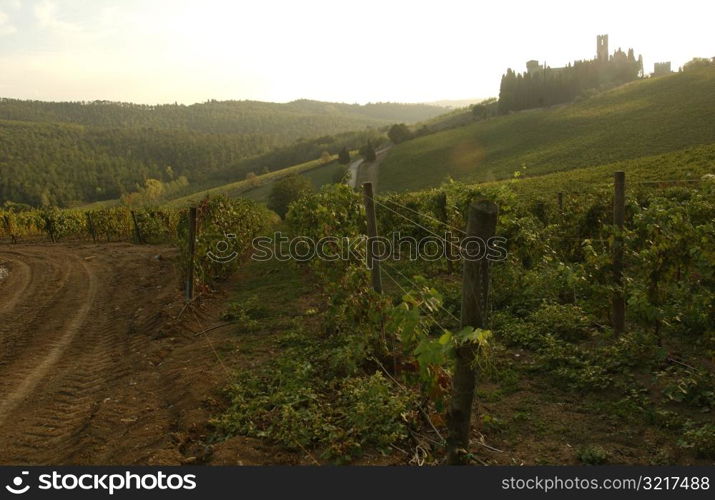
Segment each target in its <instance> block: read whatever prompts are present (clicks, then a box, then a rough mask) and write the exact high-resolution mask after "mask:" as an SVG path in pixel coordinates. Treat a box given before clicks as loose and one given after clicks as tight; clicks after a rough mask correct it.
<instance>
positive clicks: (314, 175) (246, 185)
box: [167, 159, 338, 207]
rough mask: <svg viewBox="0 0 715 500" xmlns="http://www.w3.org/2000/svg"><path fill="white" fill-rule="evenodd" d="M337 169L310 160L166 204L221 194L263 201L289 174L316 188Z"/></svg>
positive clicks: (173, 204) (180, 204) (183, 203)
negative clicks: (308, 182)
mask: <svg viewBox="0 0 715 500" xmlns="http://www.w3.org/2000/svg"><path fill="white" fill-rule="evenodd" d="M337 169H338V164H337V162H336V161H334V160H333V161H332V162H330V163H328V164H323V163H322V161H321V160H319V159H318V160H311V161H309V162H305V163H301V164H299V165H293V166H292V167H288V168H284V169H281V170H276V171H275V172H270V173H268V174H264V175H259V176H256V177H255V178H254V179H252V180H241V181H237V182H232V183H230V184H224V185H222V186H217V187H214V188H211V189H207V190H204V191H197V192H195V193H192V194H190V195H187V196H182V197H181V198H176V199H174V200H171V201H169V202H168V203H167V205H169V206H173V207H181V206H187V205H190V204H192V203H195V202H197V201H198V200H200V199H201V198H203V197H205V196H206V195H209V196H215V195H219V194H223V195H226V196H228V197H229V198H236V197H239V196H240V197H244V198H249V199H252V200H254V201H265V200H266V199H267V198H268V194H269V193H270V192H271V186H272V185H273V183H274V182H275V181H277V180H278V179H280V178H282V177H285V176H286V175H290V174H300V175H305V176H307V177H308V178H309V179H310V180H311V181H312V182H313V185H314V187H316V188H318V187H320V186H322V185H323V184H326V183H329V182H331V180H332V178H333V175H334V174H335V171H336V170H337Z"/></svg>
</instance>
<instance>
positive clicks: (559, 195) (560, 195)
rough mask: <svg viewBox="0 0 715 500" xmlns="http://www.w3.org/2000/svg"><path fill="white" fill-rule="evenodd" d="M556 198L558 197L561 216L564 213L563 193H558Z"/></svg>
mask: <svg viewBox="0 0 715 500" xmlns="http://www.w3.org/2000/svg"><path fill="white" fill-rule="evenodd" d="M558 197H559V213H560V214H561V213H563V212H564V193H562V192H561V191H559V194H558Z"/></svg>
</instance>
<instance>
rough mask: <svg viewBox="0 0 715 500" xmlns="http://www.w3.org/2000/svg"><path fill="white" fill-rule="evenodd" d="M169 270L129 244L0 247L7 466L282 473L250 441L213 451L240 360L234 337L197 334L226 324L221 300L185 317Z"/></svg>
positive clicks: (157, 255)
mask: <svg viewBox="0 0 715 500" xmlns="http://www.w3.org/2000/svg"><path fill="white" fill-rule="evenodd" d="M175 259H176V251H175V250H174V249H172V248H170V247H157V246H151V247H150V246H135V245H130V244H124V243H117V244H106V245H87V244H75V245H63V244H54V245H52V244H33V245H3V246H1V247H0V266H2V267H4V268H5V269H6V272H4V273H3V275H4V277H3V278H2V279H0V463H1V464H23V465H48V464H52V465H59V464H79V465H91V464H101V465H108V464H122V465H130V464H152V465H171V464H187V463H209V462H211V463H225V464H229V463H233V464H237V463H245V464H254V463H266V462H282V460H281V459H280V457H275V455H274V450H272V449H270V448H268V447H265V446H263V445H262V444H261V443H259V442H253V441H251V440H245V442H242V443H241V444H240V447H238V448H237V447H236V446H235V444H238V443H235V444H234V446H228V447H226V446H224V448H228V449H221V450H214V448H213V446H211V445H209V444H207V443H208V442H209V441H210V437H211V436H210V428H209V427H208V426H207V422H208V421H209V418H210V416H211V415H212V414H214V413H216V411H217V408H216V407H217V406H220V401H219V400H220V393H219V389H220V388H221V387H223V386H224V385H225V384H226V383H227V382H228V380H229V379H230V376H231V369H230V367H235V366H236V364H237V363H238V362H240V360H239V349H238V348H237V339H236V335H235V334H234V333H232V332H231V331H230V329H227V328H219V329H216V330H212V331H211V332H210V333H202V332H204V331H205V330H207V329H209V328H211V327H213V326H217V325H220V324H221V323H220V321H219V320H218V317H219V314H218V310H219V309H220V308H221V307H223V305H222V304H221V293H218V294H214V295H213V297H212V298H210V299H207V300H202V301H197V302H196V303H195V304H193V305H192V306H191V307H189V308H184V302H183V299H182V295H181V290H180V285H179V274H178V272H177V266H176V262H175ZM214 451H218V453H214ZM286 461H287V462H291V461H292V459H290V458H287V459H286Z"/></svg>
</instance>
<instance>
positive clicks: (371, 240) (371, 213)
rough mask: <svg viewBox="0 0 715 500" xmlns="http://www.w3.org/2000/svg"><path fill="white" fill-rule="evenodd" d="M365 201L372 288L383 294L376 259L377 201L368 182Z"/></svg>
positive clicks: (363, 187)
mask: <svg viewBox="0 0 715 500" xmlns="http://www.w3.org/2000/svg"><path fill="white" fill-rule="evenodd" d="M362 189H363V199H364V203H365V215H366V217H367V236H368V238H367V268H368V269H370V270H371V271H372V288H373V290H375V291H376V292H377V293H382V274H381V273H380V261H379V260H377V259H375V247H374V245H375V242H376V238H377V218H376V217H375V200H374V199H373V194H372V183H371V182H366V183H364V184H363V185H362Z"/></svg>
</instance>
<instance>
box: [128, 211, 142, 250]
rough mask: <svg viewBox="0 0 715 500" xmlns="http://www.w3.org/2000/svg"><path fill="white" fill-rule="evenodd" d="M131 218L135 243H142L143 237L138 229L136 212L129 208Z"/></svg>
mask: <svg viewBox="0 0 715 500" xmlns="http://www.w3.org/2000/svg"><path fill="white" fill-rule="evenodd" d="M131 214H132V220H133V221H134V236H135V237H136V239H137V243H140V244H141V243H144V238H142V232H141V229H139V222H138V221H137V214H136V213H135V212H134V210H131Z"/></svg>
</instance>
